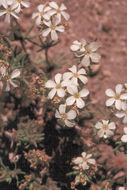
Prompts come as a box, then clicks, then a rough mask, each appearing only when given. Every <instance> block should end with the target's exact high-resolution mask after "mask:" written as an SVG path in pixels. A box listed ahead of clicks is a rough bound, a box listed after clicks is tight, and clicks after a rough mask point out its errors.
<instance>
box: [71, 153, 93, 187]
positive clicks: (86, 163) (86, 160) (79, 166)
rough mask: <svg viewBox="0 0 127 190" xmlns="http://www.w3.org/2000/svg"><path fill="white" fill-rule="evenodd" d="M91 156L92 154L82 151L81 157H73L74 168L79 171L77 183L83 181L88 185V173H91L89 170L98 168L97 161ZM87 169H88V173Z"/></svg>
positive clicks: (76, 178)
mask: <svg viewBox="0 0 127 190" xmlns="http://www.w3.org/2000/svg"><path fill="white" fill-rule="evenodd" d="M91 157H92V154H87V153H86V152H82V153H81V157H77V158H73V159H72V163H73V164H74V166H73V169H74V170H76V171H78V173H77V174H76V177H75V185H77V184H78V183H83V185H86V183H87V180H88V178H87V175H88V173H89V172H88V170H90V171H92V170H93V169H94V168H96V161H95V159H93V158H91ZM94 170H95V169H94ZM85 171H87V175H86V172H85Z"/></svg>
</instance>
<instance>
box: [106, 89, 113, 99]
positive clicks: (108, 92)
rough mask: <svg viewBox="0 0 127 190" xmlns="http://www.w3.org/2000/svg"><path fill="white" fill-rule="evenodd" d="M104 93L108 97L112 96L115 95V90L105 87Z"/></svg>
mask: <svg viewBox="0 0 127 190" xmlns="http://www.w3.org/2000/svg"><path fill="white" fill-rule="evenodd" d="M105 94H106V95H107V96H109V97H114V96H115V92H114V91H113V90H112V89H107V90H106V91H105Z"/></svg>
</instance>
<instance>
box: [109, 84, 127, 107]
mask: <svg viewBox="0 0 127 190" xmlns="http://www.w3.org/2000/svg"><path fill="white" fill-rule="evenodd" d="M122 88H123V85H122V84H117V85H116V88H115V91H116V92H114V91H113V90H112V89H107V90H106V91H105V93H106V95H107V96H109V97H110V98H109V99H108V100H107V101H106V106H112V105H113V104H115V107H116V109H118V110H120V109H121V108H122V100H127V93H124V94H121V93H122Z"/></svg>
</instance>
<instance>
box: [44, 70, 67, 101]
mask: <svg viewBox="0 0 127 190" xmlns="http://www.w3.org/2000/svg"><path fill="white" fill-rule="evenodd" d="M61 79H62V74H60V73H58V74H56V75H55V82H54V81H53V80H48V81H47V82H46V84H45V87H46V88H52V90H51V91H50V92H49V94H48V96H49V98H50V99H52V98H53V97H54V96H55V94H56V93H57V95H58V96H59V97H64V96H65V91H64V89H63V84H62V83H61Z"/></svg>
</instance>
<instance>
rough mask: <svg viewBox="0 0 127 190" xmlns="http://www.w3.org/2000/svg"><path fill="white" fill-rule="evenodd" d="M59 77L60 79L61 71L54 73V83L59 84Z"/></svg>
mask: <svg viewBox="0 0 127 190" xmlns="http://www.w3.org/2000/svg"><path fill="white" fill-rule="evenodd" d="M61 79H62V74H61V73H57V74H56V75H55V81H56V83H57V84H59V83H60V81H61Z"/></svg>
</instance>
